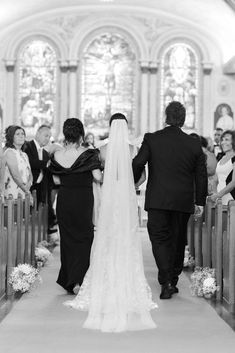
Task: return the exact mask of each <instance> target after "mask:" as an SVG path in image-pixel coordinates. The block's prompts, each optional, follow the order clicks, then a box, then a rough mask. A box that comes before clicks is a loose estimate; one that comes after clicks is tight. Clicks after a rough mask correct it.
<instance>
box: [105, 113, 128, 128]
mask: <svg viewBox="0 0 235 353" xmlns="http://www.w3.org/2000/svg"><path fill="white" fill-rule="evenodd" d="M114 120H126V123H127V124H128V122H127V118H126V117H125V115H124V114H122V113H115V114H113V115H112V116H111V118H110V120H109V126H111V124H112V122H113V121H114Z"/></svg>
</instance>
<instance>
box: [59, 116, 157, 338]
mask: <svg viewBox="0 0 235 353" xmlns="http://www.w3.org/2000/svg"><path fill="white" fill-rule="evenodd" d="M137 225H138V213H137V200H136V193H135V187H134V180H133V174H132V167H131V155H130V147H129V143H128V128H127V123H126V121H125V120H113V122H112V124H111V129H110V135H109V143H108V147H107V154H106V160H105V172H104V182H103V186H102V196H101V206H100V212H99V219H98V224H97V232H96V235H95V238H94V242H93V245H92V252H91V259H90V267H89V270H88V271H87V274H86V276H85V278H84V281H83V284H82V286H81V288H80V291H79V293H78V295H77V297H76V298H75V299H74V300H73V301H69V302H66V303H65V304H66V305H69V306H71V307H73V308H76V309H80V310H88V317H87V319H86V321H85V323H84V327H86V328H90V329H99V330H101V331H104V332H121V331H125V330H139V329H140V330H141V329H149V328H154V327H156V325H155V323H154V322H153V320H152V318H151V315H150V310H151V309H153V308H155V307H157V305H156V304H155V303H154V302H153V301H152V295H151V290H150V287H149V286H148V284H147V281H146V279H145V275H144V268H143V259H142V249H141V239H140V234H139V233H138V232H137Z"/></svg>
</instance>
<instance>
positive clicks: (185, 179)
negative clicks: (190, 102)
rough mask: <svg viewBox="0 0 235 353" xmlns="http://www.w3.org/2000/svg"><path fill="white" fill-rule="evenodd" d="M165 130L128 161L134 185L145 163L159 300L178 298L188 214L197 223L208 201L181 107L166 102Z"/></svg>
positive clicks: (201, 162)
mask: <svg viewBox="0 0 235 353" xmlns="http://www.w3.org/2000/svg"><path fill="white" fill-rule="evenodd" d="M165 113H166V127H165V128H164V129H163V130H159V131H156V132H154V133H147V134H145V136H144V140H143V143H142V146H141V148H140V150H139V152H138V154H137V156H136V157H135V158H134V160H133V171H134V177H135V182H137V181H138V180H139V179H140V176H141V173H142V171H143V170H144V166H145V164H146V163H148V169H149V174H148V181H147V189H146V198H145V210H146V211H147V212H148V224H147V227H148V232H149V236H150V240H151V243H152V249H153V255H154V257H155V261H156V264H157V266H158V270H159V272H158V281H159V283H160V285H161V286H162V290H161V294H160V299H170V298H171V297H172V295H173V294H174V293H178V291H179V290H178V288H177V287H176V285H177V282H178V279H179V275H180V273H181V272H182V269H183V261H184V249H185V245H186V242H187V223H188V219H189V217H190V214H191V213H195V216H197V217H199V216H201V215H202V213H203V206H204V205H205V202H206V196H207V172H206V163H205V156H204V153H203V151H202V148H201V144H200V142H199V141H198V140H197V139H193V138H192V137H191V136H189V135H187V134H185V133H184V132H183V131H182V130H181V127H182V126H183V125H184V121H185V107H184V106H183V105H182V104H181V103H180V102H176V101H174V102H171V103H170V104H169V105H168V106H167V107H166V110H165Z"/></svg>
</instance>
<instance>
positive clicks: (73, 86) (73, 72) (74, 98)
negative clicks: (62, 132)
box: [69, 59, 78, 118]
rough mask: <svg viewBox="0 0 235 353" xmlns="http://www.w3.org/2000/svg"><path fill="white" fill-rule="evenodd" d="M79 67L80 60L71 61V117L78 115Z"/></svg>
mask: <svg viewBox="0 0 235 353" xmlns="http://www.w3.org/2000/svg"><path fill="white" fill-rule="evenodd" d="M77 68H78V60H77V59H74V60H70V61H69V117H70V118H76V117H77V113H78V111H77V107H78V92H77Z"/></svg>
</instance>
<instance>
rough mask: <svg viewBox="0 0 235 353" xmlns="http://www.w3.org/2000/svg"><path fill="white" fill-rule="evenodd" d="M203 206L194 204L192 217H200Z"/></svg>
mask: <svg viewBox="0 0 235 353" xmlns="http://www.w3.org/2000/svg"><path fill="white" fill-rule="evenodd" d="M203 211H204V207H203V206H198V205H195V206H194V219H197V218H200V217H201V216H202V214H203Z"/></svg>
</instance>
